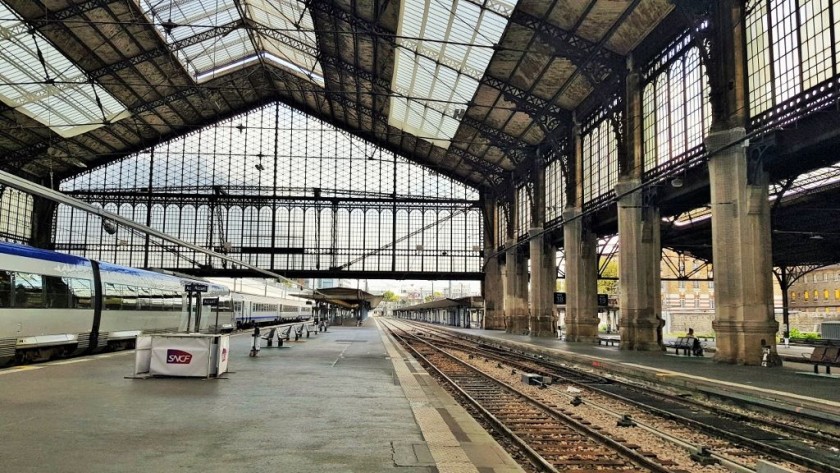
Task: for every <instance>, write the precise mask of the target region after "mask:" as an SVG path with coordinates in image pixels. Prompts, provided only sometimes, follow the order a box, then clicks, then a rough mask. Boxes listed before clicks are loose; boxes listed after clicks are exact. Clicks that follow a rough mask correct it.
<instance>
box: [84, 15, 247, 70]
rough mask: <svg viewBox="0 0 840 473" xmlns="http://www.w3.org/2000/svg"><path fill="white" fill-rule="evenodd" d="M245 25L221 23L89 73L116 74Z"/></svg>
mask: <svg viewBox="0 0 840 473" xmlns="http://www.w3.org/2000/svg"><path fill="white" fill-rule="evenodd" d="M244 26H245V23H244V22H243V21H241V20H236V21H233V22H231V23H228V24H226V25H220V26H217V27H215V28H211V29H209V30H207V31H203V32H201V33H198V34H195V35H192V36H190V37H188V38H184V39H182V40H180V41H175V42H174V43H170V44H167V45H163V46H160V47H157V48H155V49H151V50H149V51H145V52H143V53H140V54H138V55H136V56H133V57H130V58H128V59H126V60H124V61H120V62H115V63H113V64H109V65H107V66H104V67H101V68H99V69H96V70H95V71H91V72H90V73H89V75H90V77H92V78H94V79H100V78H102V77H104V76H107V75H115V74H116V73H117V72H119V71H121V70H123V69H125V68H128V67H131V66H136V65H138V64H142V63H144V62H146V61H151V60H152V59H155V58H157V57H162V56H167V55H169V54H172V53H173V52H175V51H178V50H181V49H183V48H186V47H189V46H192V45H194V44H198V43H201V42H203V41H206V40H208V39H212V38H215V37H221V36H224V35H226V34H229V33H230V32H232V31H234V30H236V29H238V28H242V27H244Z"/></svg>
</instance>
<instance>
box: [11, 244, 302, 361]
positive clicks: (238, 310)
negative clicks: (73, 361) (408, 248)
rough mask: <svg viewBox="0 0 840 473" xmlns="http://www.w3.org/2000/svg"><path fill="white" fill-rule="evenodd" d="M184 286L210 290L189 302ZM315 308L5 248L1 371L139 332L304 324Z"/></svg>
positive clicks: (126, 339) (107, 347)
mask: <svg viewBox="0 0 840 473" xmlns="http://www.w3.org/2000/svg"><path fill="white" fill-rule="evenodd" d="M187 285H200V286H202V289H204V288H205V287H206V292H202V293H201V297H200V298H199V297H197V296H194V295H193V296H188V294H187V292H186V290H185V286H187ZM311 307H312V306H311V301H307V300H305V299H299V298H294V297H286V298H272V297H262V296H255V295H250V294H240V293H232V292H231V291H230V290H229V289H228V288H227V287H225V286H223V285H221V284H215V283H211V282H208V281H203V280H199V279H193V278H189V277H185V276H177V275H171V274H164V273H158V272H154V271H146V270H142V269H137V268H130V267H125V266H119V265H115V264H111V263H106V262H101V261H95V260H90V259H86V258H82V257H79V256H74V255H68V254H64V253H58V252H54V251H48V250H43V249H39V248H32V247H29V246H25V245H19V244H15V243H6V242H0V366H5V365H9V364H19V363H29V362H35V361H44V360H49V359H55V358H63V357H69V356H74V355H78V354H82V353H93V352H98V351H113V350H118V349H126V348H133V346H134V342H135V340H136V337H137V336H138V335H140V334H152V333H171V332H187V331H196V329H197V331H199V332H214V331H224V330H227V331H229V330H232V329H234V328H246V327H252V326H254V325H267V324H271V323H280V322H285V321H299V320H307V319H309V318H311V316H312V309H311ZM199 308H200V309H199ZM199 315H200V317H199ZM197 320H198V323H196V321H197ZM196 325H197V327H196Z"/></svg>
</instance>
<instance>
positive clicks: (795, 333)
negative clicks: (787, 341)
mask: <svg viewBox="0 0 840 473" xmlns="http://www.w3.org/2000/svg"><path fill="white" fill-rule="evenodd" d="M790 338H804V339H806V340H818V339H819V338H820V334H818V333H816V332H800V331H799V329H798V328H796V327H794V328H792V329H790Z"/></svg>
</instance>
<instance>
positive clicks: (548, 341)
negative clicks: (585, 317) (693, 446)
mask: <svg viewBox="0 0 840 473" xmlns="http://www.w3.org/2000/svg"><path fill="white" fill-rule="evenodd" d="M446 328H449V329H452V330H455V331H458V332H462V333H467V334H471V335H477V336H482V337H486V338H489V339H492V340H496V341H500V342H509V343H512V344H520V345H523V346H529V347H534V348H535V349H537V350H547V351H546V353H552V354H557V355H560V356H562V357H567V359H569V360H574V361H577V362H579V363H581V364H585V365H589V366H593V367H595V368H597V369H605V370H612V371H615V372H619V373H622V374H626V375H631V376H636V377H640V378H643V379H647V380H649V381H652V382H667V383H671V384H674V385H676V386H683V387H686V388H698V387H699V388H701V390H707V391H712V392H713V391H714V390H716V389H717V390H726V391H729V392H738V393H743V394H744V395H748V396H751V397H754V398H757V399H758V398H760V399H766V400H768V402H776V401H784V402H786V403H790V404H792V405H794V406H797V407H802V408H806V409H814V410H818V411H820V412H825V413H826V414H828V415H831V416H836V418H837V419H838V421H840V376H835V375H832V376H831V377H826V376H813V375H811V374H810V373H812V372H813V365H811V364H806V363H788V362H786V363H784V364H783V366H782V367H774V368H765V367H760V366H739V365H729V364H720V363H715V362H713V361H712V358H711V354H707V356H705V357H700V358H698V357H686V356H675V355H673V352H674V350H673V349H671V350H669V351H668V352H667V353H662V352H637V351H626V350H625V351H622V350H619V349H618V347H612V346H610V347H608V346H599V345H596V344H591V343H573V342H566V341H563V340H558V339H556V338H537V337H530V336H527V335H513V334H509V333H505V332H503V331H500V330H481V329H464V328H455V327H446ZM779 351H780V352H783V353H786V354H788V355H790V356H795V355H796V353H798V352H804V349H802V348H797V347H791V348H789V349H785V348H784V347H780V348H779ZM820 372H821V373H825V368H820Z"/></svg>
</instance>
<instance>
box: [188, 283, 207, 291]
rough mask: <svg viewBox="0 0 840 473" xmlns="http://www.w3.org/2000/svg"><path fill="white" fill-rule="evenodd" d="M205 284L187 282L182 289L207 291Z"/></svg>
mask: <svg viewBox="0 0 840 473" xmlns="http://www.w3.org/2000/svg"><path fill="white" fill-rule="evenodd" d="M207 289H208V287H207V284H199V283H189V284H185V285H184V290H185V291H187V292H207Z"/></svg>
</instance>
